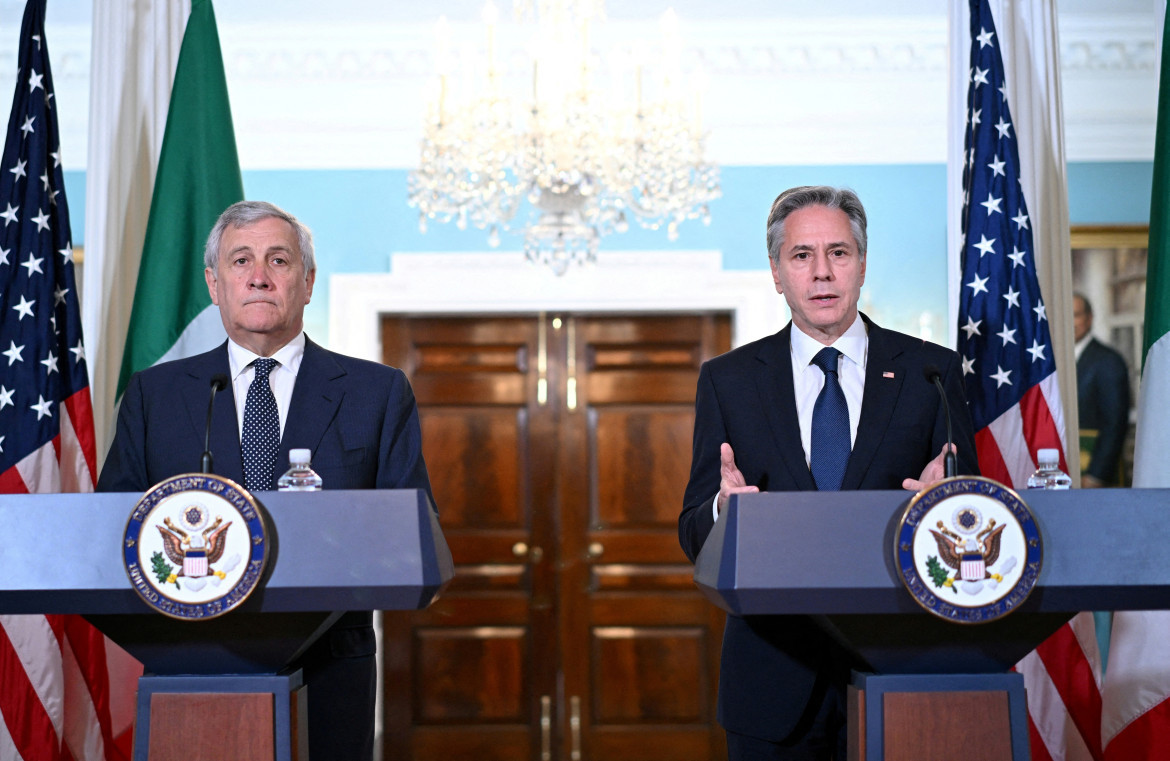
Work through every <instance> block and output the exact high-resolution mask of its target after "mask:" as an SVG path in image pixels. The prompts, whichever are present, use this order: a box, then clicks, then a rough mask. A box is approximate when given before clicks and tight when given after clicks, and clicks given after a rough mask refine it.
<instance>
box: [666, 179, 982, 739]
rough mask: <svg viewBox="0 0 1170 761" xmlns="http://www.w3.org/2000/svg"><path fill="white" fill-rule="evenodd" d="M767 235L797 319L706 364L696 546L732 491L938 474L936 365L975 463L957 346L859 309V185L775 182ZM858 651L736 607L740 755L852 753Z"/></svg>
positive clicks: (732, 735) (734, 719)
mask: <svg viewBox="0 0 1170 761" xmlns="http://www.w3.org/2000/svg"><path fill="white" fill-rule="evenodd" d="M767 242H768V257H769V260H770V262H771V269H772V278H773V280H774V281H775V284H776V292H777V293H779V294H781V295H783V296H784V298H785V300H786V301H787V303H788V308H789V311H790V312H791V313H792V322H791V323H790V324H789V325H788V326H786V327H785V328H784V329H783V330H781V331H780V332H779V333H777V334H775V335H773V336H769V337H767V338H764V339H761V340H759V341H756V342H754V343H750V344H748V345H746V346H743V347H740V348H738V349H735V350H733V351H731V352H729V353H727V354H724V355H722V356H720V357H716V358H715V359H712V360H710V361H709V362H706V363H704V365H703V367H702V370H701V371H700V373H699V382H698V392H697V395H696V399H695V431H694V444H693V452H692V460H691V475H690V482H689V483H688V484H687V489H686V495H685V497H684V505H683V510H682V514H681V515H680V516H679V540H680V542H681V544H682V547H683V550H684V551H685V552H686V553H687V556H688V557H689V558H690V559H691V560H692V561H693V560H694V559H695V556H696V555H698V554H699V550H700V549H702V547H703V542H704V541H705V540H706V538H707V535H708V534H709V533H710V531H711V527H712V526H713V525H714V523H715V521H716V520H717V519H718V515H719V513H720V512H721V511H722V510H724V509H725V508H726V506H727V502H728V500H729V498H730V496H731V495H732V494H742V493H745V492H757V491H773V492H775V491H796V490H816V489H820V490H822V491H836V490H843V489H898V488H905V489H911V490H917V489H919V488H922V486H924V485H926V484H928V483H930V482H932V481H936V480H938V479H940V478H942V475H943V455H944V452H945V447H946V425H945V417H944V410H943V406H942V403H941V401H940V398H939V394H938V393H937V391H936V389H935V388H934V387H933V383H931V382H929V381H928V380H927V379H926V375H927V374H928V372H927V368H932V369H934V370H937V372H938V373H939V375H940V377H941V379H942V383H943V387H944V389H945V391H946V395H947V398H948V401H949V404H950V407H951V414H952V416H953V421H954V432H955V443H956V446H957V455H958V461H959V471H960V472H963V473H977V472H978V465H977V461H976V457H975V441H974V433H973V431H972V425H971V419H970V414H969V412H968V411H967V405H966V401H965V398H964V395H963V387H962V369H961V363H960V361H959V356H958V355H957V354H956V353H955V352H953V351H950V350H948V349H944V348H943V347H941V346H937V345H935V344H930V343H927V342H925V341H922V340H921V339H917V338H912V337H911V336H907V335H903V334H901V333H895V332H893V331H890V330H884V329H882V328H881V327H879V326H877V325H875V324H874V323H873V321H872V320H870V319H869V318H868V317H865V316H864V315H862V314H860V313H859V312H858V311H857V301H858V298H859V297H860V295H861V285H862V283H864V282H865V256H866V217H865V210H864V209H863V208H862V205H861V201H860V200H859V199H858V198H857V196H856V195H855V194H854V193H853V192H852V191H849V190H842V189H837V188H829V187H799V188H793V189H791V190H787V191H785V192H784V193H781V194H780V196H779V197H778V198H777V199H776V201H775V202H774V203H773V205H772V211H771V214H770V215H769V217H768V228H767ZM874 541H881V537H874ZM851 665H853V664H852V662H851V659H850V657H849V655H848V654H847V653H846V652H845V651H844V650H843V649H842V648H841V647H840V646H839V645H836V644H835V643H833V642H832V641H830V640H829V638H828V636H827V635H826V634H824V633H823V632H821V631H820V630H819V629H818V628H817V626H816V624H815V623H814V622H813V620H812V619H811V618H808V617H804V616H749V617H740V616H728V618H727V627H726V630H725V632H724V636H723V654H722V659H721V663H720V676H719V707H718V714H719V722H720V724H722V725H723V727H724V729H726V730H727V747H728V755H729V757H730V758H731V759H732V761H747V760H748V759H751V760H753V761H765V760H771V759H785V760H788V759H802V760H803V759H817V760H826V761H827V760H828V759H837V760H838V761H844V759H845V731H844V729H845V686H846V684H847V680H848V678H849V670H850V667H851Z"/></svg>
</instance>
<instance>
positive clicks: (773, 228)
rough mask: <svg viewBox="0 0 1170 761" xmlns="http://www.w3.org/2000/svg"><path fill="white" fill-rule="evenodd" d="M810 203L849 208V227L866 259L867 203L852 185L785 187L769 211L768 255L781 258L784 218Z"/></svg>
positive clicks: (834, 207)
mask: <svg viewBox="0 0 1170 761" xmlns="http://www.w3.org/2000/svg"><path fill="white" fill-rule="evenodd" d="M808 206H825V207H828V208H830V209H840V210H841V211H843V212H845V216H847V217H849V227H850V228H852V230H853V240H854V242H855V243H856V244H857V251H858V254H859V255H860V257H861V259H863V260H864V259H865V251H866V244H867V240H866V236H865V227H866V219H865V207H864V206H862V205H861V199H860V198H858V197H857V194H856V193H854V192H853V191H852V190H849V189H848V188H833V187H829V186H827V185H802V186H801V187H798V188H789V189H788V190H785V191H784V192H783V193H781V194H780V195H778V196H776V200H775V201H773V202H772V211H771V213H770V214H768V258H769V259H771V260H772V263H773V264H775V263H776V262H777V261H779V257H780V249H782V248H783V247H784V221H785V220H786V219H788V215H790V214H792V213H793V212H794V211H799V210H801V209H803V208H806V207H808Z"/></svg>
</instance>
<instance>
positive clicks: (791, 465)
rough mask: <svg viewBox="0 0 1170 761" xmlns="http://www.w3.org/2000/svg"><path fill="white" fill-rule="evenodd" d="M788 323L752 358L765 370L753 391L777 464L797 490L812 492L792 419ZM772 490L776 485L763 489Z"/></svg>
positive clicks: (797, 423) (796, 420)
mask: <svg viewBox="0 0 1170 761" xmlns="http://www.w3.org/2000/svg"><path fill="white" fill-rule="evenodd" d="M791 329H792V326H791V323H790V324H789V325H788V326H787V327H785V328H784V329H783V330H781V331H780V332H779V333H777V334H776V335H775V336H773V337H772V339H771V340H769V341H765V342H764V343H763V344H762V345H761V346H760V350H759V351H758V352H757V354H756V359H757V360H759V361H760V362H762V363H763V364H765V365H767V367H768V370H767V372H764V373H759V374H758V375H757V376H756V390H757V392H758V393H759V395H760V399H761V401H762V402H763V408H764V414H765V415H766V416H767V418H768V428H769V430H770V431H771V432H772V436H773V438H774V440H775V443H776V451H777V452H778V453H779V455H780V460H781V461H782V462H783V463H784V467H785V468H786V469H787V470H788V473H789V475H790V476H791V477H792V481H793V483H794V484H795V486H796V488H798V489H815V488H816V486H815V484H814V483H813V480H812V473H811V472H809V469H808V463H807V462H806V461H805V453H804V447H803V446H802V445H801V443H800V421H799V418H798V417H797V415H796V392H795V391H794V390H793V386H792V351H791V346H790V344H789V336H790V331H791ZM769 486H770V487H771V488H772V489H776V485H775V484H772V485H765V488H768V487H769Z"/></svg>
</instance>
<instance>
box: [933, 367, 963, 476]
mask: <svg viewBox="0 0 1170 761" xmlns="http://www.w3.org/2000/svg"><path fill="white" fill-rule="evenodd" d="M934 385H935V387H936V388H937V389H938V393H939V396H940V397H941V398H942V403H943V417H944V418H945V419H946V421H947V451H946V454H944V455H943V476H944V477H946V478H954V477H955V476H957V475H958V474H959V463H958V459H957V458H956V457H955V453H954V452H953V451H952V449H953V447H954V441H955V437H954V435H953V434H952V433H951V405H949V404H947V392H946V391H945V390H944V389H943V384H942V381H941V380H940V379H939V377H938V376H937V375H935V376H934Z"/></svg>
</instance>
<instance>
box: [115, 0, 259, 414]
mask: <svg viewBox="0 0 1170 761" xmlns="http://www.w3.org/2000/svg"><path fill="white" fill-rule="evenodd" d="M243 198H244V183H243V179H242V178H241V176H240V161H239V158H238V156H237V155H236V137H235V133H234V131H233V129H232V112H231V105H230V102H229V100H228V89H227V79H226V78H225V77H224V72H223V55H222V54H221V52H220V47H219V34H218V32H217V31H216V26H215V11H214V10H213V9H212V7H211V0H193V2H192V3H191V15H190V17H189V18H188V19H187V30H186V32H185V33H184V35H183V45H182V47H181V48H180V50H179V63H178V66H177V68H176V69H175V84H174V88H173V89H172V91H171V101H170V108H169V110H168V112H167V126H166V131H165V132H164V133H163V142H162V152H161V154H160V156H159V162H158V173H157V175H156V177H155V184H154V195H153V197H152V198H151V202H150V218H149V221H148V222H147V225H146V240H145V242H144V244H143V249H142V264H141V265H140V267H139V270H138V285H137V287H136V288H135V291H134V307H133V309H132V311H131V313H130V327H129V330H128V331H127V335H126V348H125V351H124V353H123V355H122V370H121V372H120V374H119V376H118V390H117V398H119V399H120V398H121V396H122V392H123V391H125V390H126V385H127V383H129V381H130V376H131V375H133V374H134V373H135V372H137V371H138V370H141V369H143V368H146V367H150V366H151V365H155V364H158V363H159V362H166V361H168V360H171V359H177V358H179V357H185V356H190V355H192V354H198V353H200V352H203V351H207V350H209V349H212V348H214V347H215V346H217V345H219V344H220V343H222V342H223V340H224V338H225V337H226V335H225V333H224V329H223V324H222V323H221V322H220V317H219V309H218V308H216V307H215V305H213V304H212V303H211V297H210V296H209V295H208V293H207V285H206V283H205V281H204V279H203V247H204V244H205V243H206V242H207V235H208V233H209V232H211V227H212V225H214V224H215V220H216V218H218V217H219V215H220V213H221V212H223V210H224V209H226V208H227V207H228V206H230V205H231V204H233V203H235V202H237V201H240V200H242V199H243Z"/></svg>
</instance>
